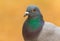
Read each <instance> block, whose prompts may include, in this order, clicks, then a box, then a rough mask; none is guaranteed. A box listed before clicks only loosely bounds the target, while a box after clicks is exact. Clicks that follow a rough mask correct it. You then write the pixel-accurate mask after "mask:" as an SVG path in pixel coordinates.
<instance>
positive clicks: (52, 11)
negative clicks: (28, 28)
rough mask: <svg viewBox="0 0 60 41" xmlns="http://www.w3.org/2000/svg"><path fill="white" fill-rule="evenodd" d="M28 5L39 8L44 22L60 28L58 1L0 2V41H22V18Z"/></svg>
mask: <svg viewBox="0 0 60 41" xmlns="http://www.w3.org/2000/svg"><path fill="white" fill-rule="evenodd" d="M30 4H33V5H36V6H38V7H39V8H40V10H41V13H42V15H43V17H44V20H45V21H49V22H52V23H54V24H55V25H57V26H60V0H40V1H39V0H33V1H32V0H0V41H24V40H23V37H22V26H23V23H24V21H25V19H26V18H24V17H23V16H24V13H25V10H26V8H27V6H28V5H30Z"/></svg>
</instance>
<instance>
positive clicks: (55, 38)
mask: <svg viewBox="0 0 60 41" xmlns="http://www.w3.org/2000/svg"><path fill="white" fill-rule="evenodd" d="M26 16H28V17H27V19H26V20H25V22H24V24H23V28H22V35H23V38H24V41H60V28H58V26H56V25H55V24H53V23H51V22H46V21H44V19H43V15H42V14H41V12H40V10H39V8H38V7H37V6H35V5H29V6H28V7H27V9H26V12H25V15H24V17H26Z"/></svg>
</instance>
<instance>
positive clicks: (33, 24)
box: [28, 17, 43, 31]
mask: <svg viewBox="0 0 60 41" xmlns="http://www.w3.org/2000/svg"><path fill="white" fill-rule="evenodd" d="M42 24H43V21H42V19H40V17H36V18H31V19H29V20H28V25H29V29H30V30H31V31H36V30H38V29H39V28H40V27H42Z"/></svg>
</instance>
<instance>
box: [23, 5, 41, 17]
mask: <svg viewBox="0 0 60 41" xmlns="http://www.w3.org/2000/svg"><path fill="white" fill-rule="evenodd" d="M39 15H41V13H40V10H39V8H38V7H37V6H35V5H30V6H28V7H27V9H26V12H25V15H24V17H25V16H28V17H37V16H39Z"/></svg>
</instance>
